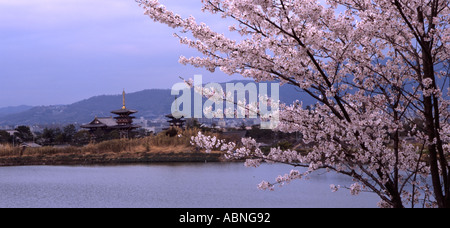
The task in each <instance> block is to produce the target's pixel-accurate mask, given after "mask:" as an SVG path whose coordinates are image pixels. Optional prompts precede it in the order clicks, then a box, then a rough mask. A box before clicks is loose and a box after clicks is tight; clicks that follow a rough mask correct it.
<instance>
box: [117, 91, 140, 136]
mask: <svg viewBox="0 0 450 228" xmlns="http://www.w3.org/2000/svg"><path fill="white" fill-rule="evenodd" d="M122 103H123V106H122V108H121V109H119V110H116V111H112V112H111V113H112V114H115V115H117V117H114V119H115V120H116V123H117V125H116V126H114V128H115V129H117V130H118V131H119V133H120V138H129V136H130V132H131V131H132V130H134V129H137V128H139V127H140V126H138V125H134V124H133V119H135V118H136V117H134V116H132V115H133V114H135V113H137V112H138V111H136V110H130V109H127V107H126V106H125V90H124V91H123V93H122Z"/></svg>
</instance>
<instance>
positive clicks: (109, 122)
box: [81, 117, 117, 128]
mask: <svg viewBox="0 0 450 228" xmlns="http://www.w3.org/2000/svg"><path fill="white" fill-rule="evenodd" d="M116 125H117V122H116V120H114V118H112V117H95V119H94V120H93V121H92V122H90V123H89V124H86V125H82V126H81V127H82V128H104V127H113V126H116Z"/></svg>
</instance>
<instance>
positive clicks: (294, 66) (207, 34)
mask: <svg viewBox="0 0 450 228" xmlns="http://www.w3.org/2000/svg"><path fill="white" fill-rule="evenodd" d="M202 3H203V8H202V10H203V11H205V12H210V13H212V14H219V15H221V16H222V17H224V18H231V19H234V20H235V21H236V23H237V24H235V25H231V26H230V31H231V32H236V33H238V34H240V35H241V36H242V39H240V40H239V41H238V40H233V39H230V38H228V37H226V36H225V35H224V34H221V33H218V32H215V31H213V30H212V29H211V28H209V27H208V26H207V25H206V24H204V23H198V22H196V20H195V19H194V18H193V17H189V18H182V17H180V16H179V15H177V14H175V13H173V12H171V11H169V10H167V9H166V8H165V7H164V6H162V5H161V4H160V3H159V2H158V1H157V0H147V1H141V5H142V6H143V7H144V9H145V14H146V15H148V16H149V17H150V18H152V19H153V20H155V21H157V22H160V23H164V24H167V25H169V26H170V27H172V28H177V29H180V30H181V32H182V33H183V34H186V33H190V34H191V37H190V38H188V37H182V36H180V35H178V34H176V35H175V36H176V37H178V38H179V39H180V42H181V43H182V44H185V45H188V46H190V47H192V48H195V49H197V50H198V51H199V52H200V53H201V54H202V55H203V56H202V57H191V58H186V57H181V58H180V62H181V63H182V64H190V65H193V66H195V67H202V68H205V69H208V70H210V71H215V70H217V69H219V70H221V71H222V72H225V73H227V74H230V75H231V74H241V75H243V76H245V77H251V78H253V79H255V80H256V81H269V80H277V81H279V82H281V83H282V84H283V83H288V84H292V85H295V86H297V87H298V88H299V89H300V90H301V91H302V92H303V93H302V94H305V95H307V96H310V97H312V98H314V99H315V100H316V101H317V103H316V104H314V105H313V106H309V107H304V106H303V104H302V103H301V102H295V103H293V104H286V105H283V106H282V107H281V109H280V111H279V118H280V124H279V125H278V127H277V129H276V130H278V131H281V132H298V133H300V134H301V135H302V141H303V143H304V144H310V145H312V147H311V148H310V151H309V153H307V154H304V155H302V154H299V153H298V152H297V151H294V150H281V149H280V148H272V149H271V150H270V152H269V153H268V154H264V153H262V152H261V149H260V148H259V145H258V143H257V142H256V141H255V140H253V139H242V142H241V143H240V144H241V145H239V146H238V145H237V144H236V143H229V142H224V141H221V140H219V139H217V138H214V137H209V136H204V135H202V134H201V133H199V135H198V136H196V137H193V138H192V142H193V144H195V145H197V146H199V147H202V148H205V149H206V151H208V152H209V151H211V150H213V149H221V150H223V151H225V152H226V156H227V157H228V158H230V159H248V160H247V162H246V165H247V166H251V167H258V166H259V165H260V164H261V162H278V163H285V164H290V165H292V166H295V167H307V168H308V171H307V173H305V174H298V173H297V172H296V171H293V172H291V173H290V174H287V175H283V176H279V177H278V178H276V179H275V182H274V183H269V182H267V181H264V182H262V183H261V184H260V185H259V188H261V189H271V190H272V189H273V188H274V186H276V185H280V184H281V183H288V182H290V181H291V180H293V179H299V178H300V177H302V176H304V175H307V174H308V173H309V172H313V171H315V170H318V169H327V170H329V171H335V172H337V173H341V174H344V175H347V176H350V177H352V178H353V179H354V180H355V184H353V185H351V186H350V187H348V189H349V190H350V192H351V194H354V195H357V194H359V193H360V192H361V191H363V190H364V191H372V192H374V193H376V194H378V195H379V196H380V198H381V201H380V203H379V205H380V206H383V207H394V206H396V207H400V206H404V204H408V203H409V204H413V205H415V204H422V205H424V206H436V205H438V206H444V203H443V202H442V198H443V194H444V193H445V192H447V193H448V192H449V191H447V190H445V191H442V189H443V188H444V187H446V188H448V186H449V184H448V183H447V184H445V183H441V182H440V180H448V179H449V178H448V176H450V170H449V169H450V168H449V165H448V161H446V160H445V159H443V158H445V157H448V156H449V155H450V144H449V143H450V101H449V97H450V89H449V88H448V86H446V84H444V83H443V81H444V82H445V80H444V78H447V80H448V77H449V75H448V72H449V70H448V68H449V67H450V66H449V59H450V17H449V16H448V15H450V7H448V6H449V5H450V2H449V0H443V1H431V0H429V1H423V0H371V1H367V0H326V1H325V3H324V1H317V0H273V1H272V0H271V1H267V0H252V1H250V0H239V1H236V0H202ZM446 68H447V69H446ZM206 92H208V91H206ZM207 94H208V93H207ZM209 94H211V97H212V96H215V95H217V93H212V92H211V91H209ZM220 97H223V95H220V96H219V98H220ZM406 139H408V140H406ZM428 154H432V155H434V156H429V155H428ZM430 175H431V176H434V178H433V183H432V185H433V187H430V185H429V184H428V183H429V181H427V178H429V177H430ZM331 188H332V190H333V191H336V190H337V189H338V188H340V187H336V186H335V185H333V186H332V187H331ZM399 199H401V202H400V201H399ZM449 206H450V205H449Z"/></svg>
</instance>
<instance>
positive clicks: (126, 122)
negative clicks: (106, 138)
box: [81, 91, 140, 138]
mask: <svg viewBox="0 0 450 228" xmlns="http://www.w3.org/2000/svg"><path fill="white" fill-rule="evenodd" d="M122 101H123V106H122V108H121V109H119V110H115V111H112V112H111V113H112V114H115V115H117V116H116V117H114V118H113V117H101V118H99V117H95V119H94V120H93V121H92V122H90V123H89V124H86V125H82V126H81V128H84V129H89V132H91V135H94V133H95V132H96V131H98V130H102V131H104V132H105V133H109V132H112V131H118V132H119V134H120V138H130V133H131V131H133V130H135V129H137V128H140V126H138V125H135V124H133V119H135V118H136V117H134V116H132V115H133V114H135V113H137V112H138V111H136V110H130V109H127V108H126V106H125V91H123V93H122Z"/></svg>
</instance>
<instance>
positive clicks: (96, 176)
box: [0, 163, 379, 208]
mask: <svg viewBox="0 0 450 228" xmlns="http://www.w3.org/2000/svg"><path fill="white" fill-rule="evenodd" d="M291 169H292V168H291V167H290V166H285V165H269V164H264V165H262V166H261V167H259V168H246V167H244V165H243V164H242V163H181V164H148V165H127V166H73V167H72V166H25V167H0V207H2V208H11V207H20V208H28V207H32V208H45V207H51V208H61V207H64V208H66V207H69V208H85V207H88V208H118V207H119V208H127V207H132V208H141V207H143V208H204V207H207V208H315V207H320V208H323V207H332V208H334V207H338V208H346V207H350V208H352V207H358V208H359V207H376V204H377V202H378V201H379V198H378V197H377V196H376V195H374V194H370V193H364V194H361V195H359V196H351V195H350V193H349V191H348V190H345V189H341V190H340V191H338V192H336V193H332V192H331V190H330V187H329V185H330V184H336V185H338V184H339V185H341V186H350V185H351V184H352V181H351V178H347V177H345V176H341V175H337V174H333V173H326V174H324V173H317V174H314V175H311V176H310V179H309V180H298V181H294V182H292V183H291V184H289V185H286V186H283V187H281V188H276V190H275V191H261V190H258V189H257V185H258V184H259V183H260V182H261V181H263V180H267V181H269V182H273V180H275V178H276V177H277V176H278V175H280V174H281V175H284V174H285V173H289V172H290V170H291Z"/></svg>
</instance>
